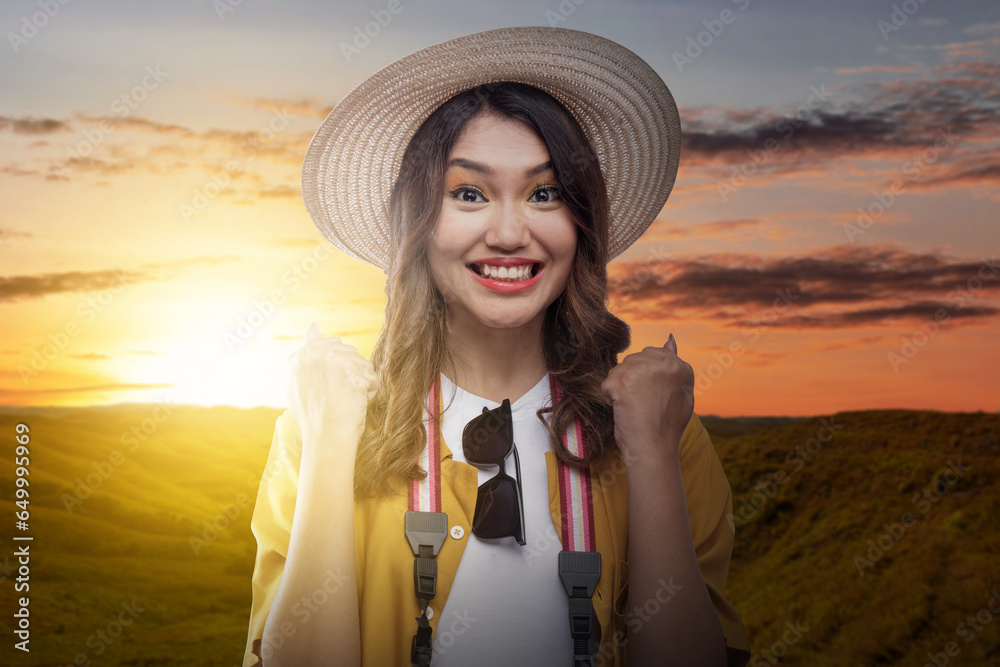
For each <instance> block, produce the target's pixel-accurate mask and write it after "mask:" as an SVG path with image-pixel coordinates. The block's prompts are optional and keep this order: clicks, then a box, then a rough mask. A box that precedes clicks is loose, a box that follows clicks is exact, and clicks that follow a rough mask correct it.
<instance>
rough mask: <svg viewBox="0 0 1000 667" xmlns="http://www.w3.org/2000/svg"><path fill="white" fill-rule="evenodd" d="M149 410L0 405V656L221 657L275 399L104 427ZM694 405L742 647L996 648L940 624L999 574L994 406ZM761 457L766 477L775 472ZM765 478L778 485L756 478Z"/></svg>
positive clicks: (921, 655)
mask: <svg viewBox="0 0 1000 667" xmlns="http://www.w3.org/2000/svg"><path fill="white" fill-rule="evenodd" d="M152 414H153V412H152V408H151V407H150V406H143V405H140V406H117V407H114V408H105V409H91V410H79V409H77V410H73V409H68V410H41V411H19V412H18V411H11V410H0V435H2V437H3V438H4V441H5V442H8V443H9V442H11V439H12V436H13V433H14V431H13V424H14V423H16V422H17V421H18V420H23V421H26V422H27V423H28V424H29V425H30V426H31V429H32V435H33V443H32V463H31V478H30V479H31V487H30V488H31V493H32V495H31V505H30V509H31V512H32V516H31V530H30V531H29V534H31V535H33V536H34V537H35V541H34V542H33V543H32V547H31V549H32V560H31V568H32V571H31V586H32V588H31V596H32V597H31V600H32V601H31V607H30V610H31V620H32V643H31V646H32V651H31V653H30V654H21V653H20V652H17V651H13V650H12V649H11V645H10V643H8V642H7V641H5V642H4V644H3V645H0V663H2V664H10V665H64V664H71V663H72V662H73V661H74V659H75V658H76V656H77V655H80V654H85V655H86V657H87V659H89V661H90V664H94V665H97V664H102V665H219V666H223V667H229V666H230V665H236V664H238V663H239V661H240V656H241V654H242V650H243V645H244V642H245V637H246V623H247V615H248V611H249V604H250V587H249V577H250V573H251V570H252V567H253V552H254V548H255V544H254V541H253V537H252V535H250V532H249V521H250V513H251V508H250V507H245V508H239V507H238V503H237V499H238V497H239V494H246V495H247V496H248V497H249V498H250V499H251V502H252V499H253V497H254V494H255V492H256V482H257V480H258V479H259V477H260V474H261V471H262V468H263V466H264V462H265V460H266V457H267V450H268V447H269V445H270V439H271V432H272V429H273V426H274V420H275V418H276V417H277V415H278V411H275V410H268V409H258V410H249V411H248V410H237V409H232V408H212V409H203V408H193V407H185V408H176V409H175V411H174V414H173V415H172V416H171V417H170V418H169V419H168V420H166V421H165V422H163V423H162V424H158V425H157V429H156V431H155V433H153V435H152V436H151V437H150V438H149V439H148V440H146V441H144V442H142V443H141V444H140V446H138V447H137V448H136V449H135V451H133V452H130V451H128V450H129V447H128V446H127V445H123V444H122V442H121V435H122V433H124V432H126V431H128V430H129V429H130V428H131V427H132V426H133V425H136V424H141V423H142V421H143V420H144V419H148V418H150V417H151V416H152ZM150 423H151V422H147V424H150ZM705 423H706V426H707V427H708V428H709V430H710V432H712V434H713V439H714V441H715V443H716V447H717V449H718V450H719V454H720V457H721V458H722V460H723V463H724V465H725V467H726V469H727V472H728V474H729V479H730V482H731V484H732V486H733V491H734V494H735V505H734V508H735V509H736V512H737V523H738V525H739V531H738V533H737V540H736V548H735V553H734V559H733V566H732V571H731V575H730V582H729V588H728V594H729V596H730V598H731V599H732V600H733V602H734V604H736V606H737V608H738V609H739V610H740V612H741V613H742V615H743V617H744V620H745V622H746V625H747V629H748V631H749V633H750V635H751V637H752V640H753V643H754V651H755V652H756V653H757V655H758V656H759V660H758V662H757V663H756V664H771V663H770V662H769V661H768V660H767V657H768V656H767V655H764V654H762V653H761V652H762V651H765V650H769V649H771V648H772V645H774V644H775V642H779V641H781V639H782V634H783V633H784V632H785V629H786V623H788V622H793V623H795V622H799V623H800V624H801V626H804V627H807V628H809V629H808V631H805V632H804V634H803V636H802V638H801V639H799V640H797V641H796V642H795V643H794V645H791V646H789V647H787V649H784V650H783V647H782V646H781V645H778V646H776V647H775V648H776V649H777V650H778V652H779V653H784V656H783V658H782V663H783V664H789V665H791V664H798V665H846V664H850V665H869V664H870V665H881V664H900V665H923V664H924V663H925V662H926V661H927V656H926V653H927V652H928V651H931V652H935V653H936V652H939V651H943V650H944V649H945V644H946V643H947V642H948V641H955V642H956V643H957V645H958V648H960V649H961V653H960V655H959V656H958V657H956V658H951V659H950V662H949V664H952V665H983V664H1000V640H998V639H997V637H998V633H997V627H998V624H994V623H990V625H988V626H987V627H986V628H985V630H984V631H983V632H979V633H976V634H971V635H968V634H963V635H959V634H957V633H956V626H957V625H958V624H959V623H961V622H963V619H964V618H965V617H966V616H968V615H970V614H973V615H974V614H975V613H976V612H977V611H978V610H980V609H982V608H984V607H985V605H986V603H987V601H988V599H989V597H990V591H991V589H993V588H997V589H998V590H1000V559H998V558H997V557H996V554H997V552H998V546H1000V544H998V542H1000V538H998V532H997V530H996V529H995V527H994V526H995V518H994V517H996V516H997V510H998V509H1000V507H998V499H1000V492H998V491H997V489H996V485H995V482H996V480H997V479H998V475H997V472H998V465H1000V464H998V461H997V455H998V454H1000V435H998V434H1000V416H998V415H983V414H964V415H956V414H940V413H928V412H904V411H897V412H854V413H842V414H839V415H836V416H835V417H834V423H835V424H838V425H841V424H842V425H843V426H842V428H840V429H839V430H838V431H837V432H836V434H835V435H834V436H833V437H832V438H830V439H829V441H828V442H826V443H819V441H816V442H814V443H813V444H814V449H815V445H821V447H820V448H819V449H818V451H815V453H814V454H812V455H811V456H812V458H811V459H810V460H808V461H806V460H805V459H800V458H797V457H798V456H799V455H798V454H796V453H795V447H796V446H797V445H805V444H806V443H807V442H808V441H809V439H810V438H812V437H814V436H816V434H817V429H818V428H819V426H820V421H819V420H818V419H813V420H783V419H744V420H731V419H722V420H720V419H716V418H711V417H706V418H705ZM12 449H13V448H12V447H5V452H7V453H8V454H5V457H4V460H3V461H0V504H2V506H3V512H2V513H0V514H2V515H3V516H6V517H8V518H7V519H6V520H4V523H5V524H6V525H4V527H3V529H2V530H0V535H3V536H4V542H5V543H7V544H13V543H12V542H10V541H9V537H10V533H11V532H12V528H11V527H10V526H11V525H12V523H13V517H12V516H11V512H12V511H13V509H14V508H13V506H12V488H13V487H12V483H11V478H12V476H13V456H12ZM112 450H118V451H119V452H121V454H122V456H123V457H124V458H125V461H124V462H123V463H121V464H120V465H117V466H112V468H113V472H112V473H111V474H110V476H108V477H107V479H106V480H105V479H102V480H101V483H100V486H99V487H98V488H97V489H96V490H94V492H93V496H92V497H90V498H88V499H86V500H84V501H83V504H82V505H78V506H74V507H73V508H72V509H73V511H72V513H70V512H68V511H67V510H66V507H65V505H64V503H63V500H62V498H61V495H62V494H63V493H70V494H72V493H73V490H72V489H73V486H74V485H75V480H76V479H77V478H80V479H85V478H86V477H87V476H88V475H89V474H92V473H95V468H94V464H95V463H97V464H100V463H101V462H102V461H107V460H108V458H109V455H110V453H111V452H112ZM789 453H791V454H789ZM789 456H791V457H792V458H790V459H789V458H788V457H789ZM949 460H950V461H952V462H958V461H959V460H961V462H962V464H963V465H967V466H970V468H969V470H968V472H965V473H964V474H963V475H962V477H961V479H958V480H957V482H956V483H954V484H952V485H948V484H947V483H946V481H944V482H942V483H941V485H940V486H939V487H938V490H939V491H940V492H941V495H940V497H939V498H938V496H937V495H935V494H934V491H933V490H932V491H931V492H930V493H931V496H932V497H933V498H935V499H936V500H937V502H936V503H934V504H930V503H924V504H922V505H921V506H920V507H923V506H925V505H926V506H928V511H927V512H926V514H924V513H922V512H921V510H920V507H917V506H915V505H914V503H913V501H912V498H913V496H914V494H918V493H919V492H920V491H921V490H922V489H924V488H925V487H928V486H929V485H932V484H933V483H934V482H935V475H936V472H937V471H939V470H940V469H941V468H942V467H943V466H945V465H946V464H947V462H948V461H949ZM105 469H106V468H105ZM781 472H784V473H785V477H784V478H781V477H778V478H775V474H776V473H781ZM94 479H96V478H94ZM769 479H770V480H772V482H774V480H775V479H777V480H778V481H780V482H782V483H781V484H780V485H779V484H778V482H774V483H773V485H772V486H766V483H767V480H769ZM755 485H761V486H755ZM753 500H756V501H757V504H758V505H760V507H754V506H753V505H752V504H750V503H751V501H753ZM744 501H746V503H747V504H744ZM230 505H234V506H235V509H239V515H238V516H237V517H236V518H235V519H234V520H233V521H232V522H231V525H230V526H229V527H228V528H226V529H225V530H223V531H221V534H220V535H219V537H218V539H216V540H214V541H211V542H209V543H208V544H207V545H205V546H203V547H202V548H201V550H200V554H199V555H195V553H194V549H192V547H191V544H190V538H191V537H192V536H194V537H202V538H203V537H204V535H203V530H204V525H203V523H202V522H203V521H206V520H207V521H212V520H214V519H216V518H218V517H220V515H221V514H222V509H223V507H226V506H230ZM741 508H743V516H741V515H740V511H741ZM230 509H233V508H230ZM907 511H909V512H911V513H913V514H914V515H915V517H916V518H915V520H914V521H915V523H914V524H913V526H912V527H911V528H908V529H907V530H906V531H905V533H904V534H903V536H902V537H901V538H900V539H899V540H898V541H894V542H893V545H892V546H891V548H889V549H888V550H887V551H886V553H885V555H883V556H882V557H881V558H879V559H878V560H875V561H873V564H872V566H871V567H866V568H865V570H864V576H861V575H859V573H858V569H857V566H856V565H855V562H854V561H853V556H855V555H858V556H865V552H866V551H867V550H868V548H869V547H868V540H877V539H878V538H879V536H880V535H882V534H883V533H884V532H885V530H884V529H883V527H882V526H883V524H884V523H886V522H890V523H892V522H898V521H899V520H900V516H901V515H902V514H903V512H907ZM744 517H746V519H744ZM883 543H885V538H884V539H883ZM12 552H13V549H12V548H8V547H3V550H2V551H0V565H7V566H10V565H12V564H13V563H11V556H10V554H12ZM5 556H6V557H7V558H8V560H7V561H6V562H4V560H3V559H4V557H5ZM132 599H135V601H136V603H137V604H138V606H139V607H141V608H142V609H143V610H144V611H143V612H142V613H140V614H139V616H138V618H137V619H136V621H135V623H133V624H132V625H130V626H129V627H127V628H126V629H125V630H124V632H123V633H122V635H121V636H120V637H118V638H117V639H115V640H114V641H113V642H112V643H111V644H109V645H103V642H101V641H100V640H98V639H97V637H96V635H95V633H96V632H97V631H98V630H101V629H105V628H107V626H108V624H109V623H110V622H112V621H114V620H115V619H116V618H117V615H118V613H119V612H120V611H121V604H122V602H130V601H131V600H132ZM14 606H15V602H14V592H13V590H12V583H11V582H10V581H9V580H8V581H4V582H3V583H2V584H0V608H2V609H3V610H4V612H3V613H4V617H5V618H7V619H9V618H10V617H9V614H8V611H6V610H13V609H14V608H15V607H14ZM997 620H998V623H1000V619H997ZM9 622H10V621H9V620H7V621H5V623H4V627H5V628H8V627H9ZM114 629H115V628H112V630H114ZM7 632H9V629H8V630H6V631H5V634H6V633H7ZM9 636H10V635H8V637H9ZM90 637H94V638H93V639H91V640H90V645H89V646H88V638H90ZM966 638H969V639H970V641H969V642H968V643H966V641H965V639H966ZM102 646H103V648H104V650H103V651H102V653H101V655H99V656H98V655H96V652H97V649H98V648H101V647H102Z"/></svg>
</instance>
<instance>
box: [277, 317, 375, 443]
mask: <svg viewBox="0 0 1000 667" xmlns="http://www.w3.org/2000/svg"><path fill="white" fill-rule="evenodd" d="M289 362H290V374H291V377H290V381H289V399H288V410H289V412H290V413H291V415H292V418H293V419H294V420H295V421H296V423H297V424H298V425H299V428H301V429H302V432H303V434H305V433H307V432H308V433H313V432H315V433H321V432H324V431H328V429H331V428H332V429H337V430H345V429H352V428H356V427H358V426H359V425H360V426H361V427H362V428H363V426H364V422H365V415H366V414H367V410H368V401H369V400H371V399H372V398H373V397H374V396H375V392H376V391H377V390H378V386H379V379H378V375H376V373H375V369H374V368H373V367H372V364H371V362H370V361H368V360H367V359H365V358H364V357H362V356H361V355H360V354H358V350H357V348H355V347H354V346H352V345H348V344H347V343H344V342H342V341H341V340H340V339H339V338H337V337H336V336H331V337H329V338H324V337H323V335H322V334H321V333H320V331H319V327H318V326H316V323H315V322H313V323H312V325H311V326H310V327H309V331H308V333H306V344H305V345H303V346H302V348H301V349H299V350H298V351H297V352H295V353H294V354H292V355H291V356H290V357H289ZM304 444H305V443H304Z"/></svg>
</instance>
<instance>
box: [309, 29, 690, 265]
mask: <svg viewBox="0 0 1000 667" xmlns="http://www.w3.org/2000/svg"><path fill="white" fill-rule="evenodd" d="M498 81H515V82H519V83H525V84H528V85H531V86H535V87H536V88H540V89H542V90H544V91H545V92H547V93H549V94H550V95H552V96H553V97H554V98H556V99H557V100H559V102H561V103H562V105H563V106H565V107H566V109H567V110H568V111H569V112H570V113H571V114H572V115H573V116H574V117H575V118H576V120H577V122H579V123H580V126H581V127H582V128H583V131H584V133H585V134H586V135H587V138H588V139H589V140H590V142H591V144H592V146H593V148H594V150H595V151H596V153H597V156H598V161H599V162H600V165H601V171H602V173H603V175H604V180H605V183H606V184H607V188H608V199H609V203H610V210H611V217H610V239H609V242H610V245H609V249H610V256H609V259H611V258H613V257H616V256H618V255H619V254H621V253H622V252H623V251H624V250H625V249H626V248H628V247H629V246H630V245H631V244H632V243H634V242H635V241H636V239H638V238H639V237H640V236H641V235H642V233H643V232H644V231H645V230H646V228H647V227H649V225H650V223H652V222H653V219H654V218H655V217H656V215H657V214H658V213H659V212H660V209H661V208H662V207H663V204H664V203H665V202H666V201H667V196H668V195H669V194H670V189H671V188H672V187H673V184H674V178H675V176H676V174H677V161H678V157H679V154H680V139H681V128H680V119H679V117H678V115H677V106H676V105H675V104H674V100H673V97H672V96H671V94H670V91H669V90H668V89H667V86H666V84H664V83H663V80H662V79H661V78H660V77H659V75H657V73H656V72H654V71H653V69H652V68H651V67H650V66H649V65H648V64H646V62H645V61H644V60H642V59H641V58H640V57H639V56H637V55H635V54H634V53H632V52H631V51H629V50H628V49H626V48H625V47H623V46H621V45H620V44H617V43H615V42H612V41H610V40H608V39H605V38H603V37H598V36H597V35H593V34H590V33H586V32H580V31H577V30H567V29H565V28H545V27H517V28H500V29H497V30H487V31H485V32H479V33H474V34H471V35H466V36H464V37H459V38H458V39H452V40H449V41H447V42H442V43H440V44H436V45H434V46H430V47H428V48H425V49H421V50H420V51H417V52H415V53H411V54H410V55H408V56H405V57H403V58H400V59H399V60H397V61H396V62H394V63H392V64H391V65H388V66H387V67H385V68H383V69H381V70H379V71H378V72H376V73H375V74H373V75H372V76H371V77H369V78H368V79H367V80H365V81H364V82H362V83H361V85H359V86H358V87H357V88H355V89H354V90H352V91H351V92H350V93H348V94H347V96H346V97H344V99H343V100H341V102H340V103H339V104H338V105H337V106H336V107H335V108H334V109H333V111H331V112H330V115H329V116H327V118H326V120H324V121H323V124H322V125H321V126H320V128H319V130H317V132H316V135H315V136H314V137H313V139H312V142H311V143H310V144H309V148H308V150H307V151H306V157H305V163H304V165H303V168H302V197H303V199H304V200H305V204H306V208H307V209H308V210H309V215H310V216H312V219H313V221H314V222H315V223H316V226H317V227H319V229H320V231H321V232H322V233H323V235H324V236H325V237H326V238H327V239H328V240H329V241H330V242H331V243H333V244H334V245H335V246H337V247H338V248H340V249H341V250H343V251H344V252H346V253H348V254H349V255H352V256H354V257H357V258H358V259H362V260H364V261H366V262H369V263H370V264H374V265H376V266H379V267H382V268H383V269H385V268H386V253H387V250H388V247H389V222H388V207H389V194H390V193H391V191H392V186H393V184H394V183H395V181H396V178H397V176H398V175H399V167H400V163H401V161H402V158H403V152H404V151H405V150H406V146H407V144H408V143H409V141H410V139H411V138H412V137H413V135H414V134H415V133H416V131H417V129H418V128H419V127H420V125H421V124H422V123H423V122H424V121H425V120H426V119H427V118H428V116H430V115H431V113H432V112H433V111H434V110H435V109H437V108H438V107H439V106H441V105H442V104H443V103H444V102H446V101H447V100H448V99H450V98H451V97H453V96H455V95H456V94H458V93H460V92H462V91H463V90H467V89H469V88H474V87H475V86H478V85H480V84H484V83H492V82H498Z"/></svg>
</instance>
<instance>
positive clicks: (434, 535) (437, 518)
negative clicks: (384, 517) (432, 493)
mask: <svg viewBox="0 0 1000 667" xmlns="http://www.w3.org/2000/svg"><path fill="white" fill-rule="evenodd" d="M404 523H405V528H406V539H407V540H408V541H409V542H410V548H411V549H413V555H414V556H437V555H438V552H439V551H441V545H442V544H444V541H445V540H446V539H448V515H447V514H445V513H444V512H414V511H413V510H410V511H408V512H407V513H406V516H405V517H404ZM422 546H423V547H430V550H431V553H429V554H427V553H423V552H421V550H420V547H422ZM425 551H426V550H425Z"/></svg>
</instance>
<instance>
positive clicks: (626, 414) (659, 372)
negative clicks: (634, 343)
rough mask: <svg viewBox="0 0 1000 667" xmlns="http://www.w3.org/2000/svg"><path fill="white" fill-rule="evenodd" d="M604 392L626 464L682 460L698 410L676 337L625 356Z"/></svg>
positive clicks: (691, 373)
mask: <svg viewBox="0 0 1000 667" xmlns="http://www.w3.org/2000/svg"><path fill="white" fill-rule="evenodd" d="M601 391H602V392H603V394H604V397H605V400H606V401H607V402H608V404H610V405H611V406H612V408H613V409H614V420H615V440H616V442H617V443H618V447H619V449H621V451H622V457H623V459H624V460H625V463H626V464H627V465H629V466H631V465H633V464H635V463H638V464H640V465H644V464H645V463H651V462H653V461H665V462H676V461H677V460H678V458H679V456H680V454H679V451H678V450H679V447H680V439H681V434H682V433H683V432H684V429H685V427H687V424H688V422H689V421H690V420H691V415H692V413H693V412H694V371H693V370H691V366H690V364H688V363H687V362H686V361H684V360H683V359H681V358H680V357H678V356H677V344H676V343H675V342H674V335H673V334H670V337H669V338H668V339H667V342H666V344H665V345H664V346H663V347H647V348H645V349H643V350H642V351H641V352H637V353H635V354H630V355H628V356H627V357H625V358H624V359H623V360H622V361H621V363H619V364H618V365H617V366H615V367H614V368H612V369H611V371H610V372H609V373H608V377H607V378H606V379H605V380H604V382H603V383H601Z"/></svg>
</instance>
